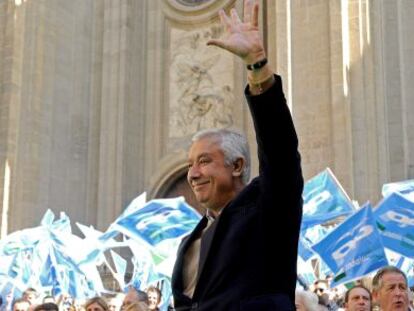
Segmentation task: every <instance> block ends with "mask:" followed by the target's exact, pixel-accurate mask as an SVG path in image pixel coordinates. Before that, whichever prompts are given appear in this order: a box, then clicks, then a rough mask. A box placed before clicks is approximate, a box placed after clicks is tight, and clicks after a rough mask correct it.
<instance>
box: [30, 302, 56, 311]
mask: <svg viewBox="0 0 414 311" xmlns="http://www.w3.org/2000/svg"><path fill="white" fill-rule="evenodd" d="M34 311H59V307H58V305H57V304H55V303H53V302H47V303H42V304H40V305H37V306H36V307H35V308H34Z"/></svg>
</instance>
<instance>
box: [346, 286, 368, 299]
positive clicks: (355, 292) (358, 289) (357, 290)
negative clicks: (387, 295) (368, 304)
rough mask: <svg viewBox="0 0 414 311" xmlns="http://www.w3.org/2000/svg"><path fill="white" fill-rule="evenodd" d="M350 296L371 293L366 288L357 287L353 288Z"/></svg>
mask: <svg viewBox="0 0 414 311" xmlns="http://www.w3.org/2000/svg"><path fill="white" fill-rule="evenodd" d="M349 296H350V297H354V296H369V293H368V291H367V290H366V289H364V288H361V287H355V288H353V289H351V292H350V293H349Z"/></svg>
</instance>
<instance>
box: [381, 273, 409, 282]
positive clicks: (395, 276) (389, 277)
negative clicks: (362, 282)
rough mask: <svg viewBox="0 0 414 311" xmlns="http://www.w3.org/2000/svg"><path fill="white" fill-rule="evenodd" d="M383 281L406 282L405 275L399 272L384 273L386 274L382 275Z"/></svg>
mask: <svg viewBox="0 0 414 311" xmlns="http://www.w3.org/2000/svg"><path fill="white" fill-rule="evenodd" d="M382 282H383V283H384V284H392V283H404V284H406V282H405V278H404V276H403V275H402V274H400V273H397V272H387V273H384V275H383V276H382Z"/></svg>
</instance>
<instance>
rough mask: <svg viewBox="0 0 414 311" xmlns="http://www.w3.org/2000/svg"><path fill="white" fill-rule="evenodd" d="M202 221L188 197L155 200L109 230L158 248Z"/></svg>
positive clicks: (120, 220) (117, 222) (118, 221)
mask: <svg viewBox="0 0 414 311" xmlns="http://www.w3.org/2000/svg"><path fill="white" fill-rule="evenodd" d="M200 218H201V216H200V214H199V213H198V212H197V211H196V210H195V209H193V208H192V207H191V206H189V205H188V204H187V203H186V202H185V200H184V197H178V198H173V199H155V200H151V201H149V202H147V203H146V204H145V205H144V206H142V207H141V208H139V209H137V210H135V211H134V212H132V213H129V214H128V215H126V216H125V217H123V218H120V219H118V220H117V221H116V222H115V223H114V224H112V225H111V227H110V229H108V230H109V231H111V229H112V230H117V231H119V232H121V233H123V234H125V235H126V236H129V237H131V238H138V239H141V240H144V241H146V242H147V243H149V244H150V245H152V246H155V245H156V244H158V243H159V242H161V241H163V240H164V239H171V238H178V237H181V236H183V235H185V234H187V233H189V232H190V231H192V230H193V229H194V227H195V226H196V225H197V224H198V222H199V221H200Z"/></svg>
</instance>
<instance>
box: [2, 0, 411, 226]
mask: <svg viewBox="0 0 414 311" xmlns="http://www.w3.org/2000/svg"><path fill="white" fill-rule="evenodd" d="M262 4H263V5H262V8H263V9H262V11H261V16H260V18H261V23H262V24H263V26H264V31H263V35H264V37H265V41H266V46H267V50H268V56H269V60H270V63H271V64H272V66H273V67H274V68H275V69H276V70H277V72H279V73H280V74H281V75H282V76H283V80H284V89H285V93H286V97H287V99H288V103H289V106H290V107H291V110H292V114H293V117H294V119H295V122H296V125H297V130H298V134H299V136H300V149H301V153H302V158H303V169H304V175H305V178H306V179H307V178H310V177H312V176H313V175H315V174H316V173H318V172H319V171H321V170H322V169H324V168H325V167H327V166H329V167H330V168H331V169H332V170H333V171H334V173H335V174H336V176H337V177H338V179H339V180H340V181H341V183H342V184H343V186H344V188H345V189H346V191H347V192H348V193H349V194H350V196H351V197H353V198H355V199H357V200H359V201H360V203H363V202H364V201H365V200H371V201H372V202H373V203H376V202H377V200H378V199H379V198H380V187H381V185H382V184H383V183H385V182H389V181H397V180H403V179H408V178H414V131H412V130H411V129H412V128H413V125H414V105H413V104H412V102H413V100H414V88H412V87H411V85H410V82H411V81H413V78H414V38H413V32H412V29H414V27H413V26H414V18H413V17H414V3H413V2H412V1H411V0H401V1H387V0H378V1H377V0H375V1H374V0H369V1H368V0H342V1H340V0H335V1H326V0H298V1H273V0H268V1H262ZM233 6H235V7H236V9H237V10H238V11H239V12H242V1H232V0H216V1H213V0H198V1H190V0H156V1H154V0H142V1H141V0H140V1H135V0H125V1H124V0H107V1H92V0H86V1H85V0H71V1H66V0H42V1H34V0H13V1H12V0H8V1H1V2H0V190H1V191H0V204H1V208H2V214H1V220H2V221H1V226H2V227H1V229H2V232H5V230H7V231H9V232H11V231H15V230H17V229H21V228H26V227H30V226H36V225H37V224H38V223H39V221H40V218H41V216H42V215H43V213H44V212H45V211H46V210H47V209H48V208H50V209H52V210H53V211H54V212H55V213H58V212H59V211H65V212H66V213H67V214H68V215H69V217H70V218H71V219H72V221H73V222H74V221H79V222H81V223H85V224H92V225H94V226H96V227H97V228H99V229H101V230H103V229H105V228H106V227H107V225H108V224H109V223H110V222H111V221H113V220H114V219H115V217H116V216H117V215H118V214H119V213H120V212H121V210H122V209H123V208H124V207H125V206H126V205H127V204H128V203H129V202H130V201H131V200H132V199H133V198H134V197H135V196H137V195H138V194H140V193H142V192H143V191H147V192H148V195H149V198H152V197H155V196H160V195H161V196H162V194H163V193H164V192H163V191H164V190H165V188H166V187H167V186H168V187H169V186H171V184H173V183H174V181H175V180H176V178H178V179H179V178H181V176H182V174H184V172H185V167H186V153H185V150H186V148H187V146H188V143H189V138H190V137H191V135H192V134H193V133H194V132H195V131H196V130H198V129H201V128H205V127H211V126H219V127H229V126H230V127H237V128H241V129H242V130H244V131H245V132H246V133H247V135H248V138H249V140H250V141H251V142H252V143H253V142H254V133H253V130H252V126H251V121H250V117H249V114H248V111H247V107H246V105H245V104H244V98H243V88H244V85H245V81H246V80H245V74H244V70H243V65H242V64H241V62H240V61H238V60H237V59H235V58H233V57H231V56H230V55H228V54H227V53H225V52H223V51H220V50H219V49H217V48H214V47H206V46H205V42H206V41H207V40H208V38H210V37H214V36H220V35H221V29H220V27H218V19H217V10H218V9H219V8H225V9H226V10H227V9H229V8H230V7H233ZM254 150H255V148H254V146H253V148H252V153H254ZM254 159H255V158H254ZM253 169H254V172H257V161H254V163H253ZM253 175H254V174H253Z"/></svg>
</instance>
